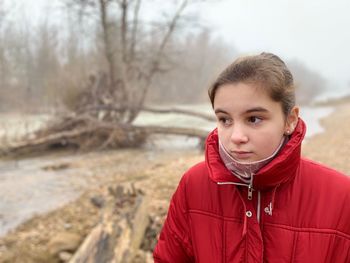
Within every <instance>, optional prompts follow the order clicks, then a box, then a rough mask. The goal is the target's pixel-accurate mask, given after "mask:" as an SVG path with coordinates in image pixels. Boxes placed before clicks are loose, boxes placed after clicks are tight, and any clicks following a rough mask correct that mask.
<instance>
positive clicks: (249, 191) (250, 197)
mask: <svg viewBox="0 0 350 263" xmlns="http://www.w3.org/2000/svg"><path fill="white" fill-rule="evenodd" d="M252 199H253V188H252V186H251V185H248V200H252Z"/></svg>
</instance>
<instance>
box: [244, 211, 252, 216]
mask: <svg viewBox="0 0 350 263" xmlns="http://www.w3.org/2000/svg"><path fill="white" fill-rule="evenodd" d="M245 214H246V216H247V217H252V215H253V213H252V212H251V211H247V212H245Z"/></svg>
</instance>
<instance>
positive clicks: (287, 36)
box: [201, 0, 350, 92]
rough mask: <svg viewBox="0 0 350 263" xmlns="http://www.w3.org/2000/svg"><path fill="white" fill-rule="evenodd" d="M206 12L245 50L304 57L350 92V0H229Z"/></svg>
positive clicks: (213, 23) (222, 32) (210, 20)
mask: <svg viewBox="0 0 350 263" xmlns="http://www.w3.org/2000/svg"><path fill="white" fill-rule="evenodd" d="M214 2H215V1H213V2H212V3H211V4H207V6H206V8H205V9H203V11H202V12H201V16H202V18H203V19H205V20H206V21H207V23H208V24H210V25H211V28H213V29H214V31H215V32H217V35H220V36H222V38H223V39H224V40H225V41H227V42H228V43H229V44H232V45H234V46H236V47H237V48H238V50H239V51H242V52H245V53H246V52H247V53H252V52H254V53H255V52H261V51H270V52H273V53H276V54H277V55H280V56H281V57H282V58H283V59H285V60H286V59H298V60H300V61H302V62H303V63H304V64H305V65H306V66H307V67H309V68H310V69H312V70H314V71H319V72H320V73H321V74H322V75H323V76H324V77H326V78H327V79H328V80H330V82H331V83H334V84H336V85H337V88H339V89H341V90H343V91H344V90H349V92H350V86H349V83H350V74H349V73H350V49H349V47H350V30H349V26H350V1H348V0H334V1H327V0H307V1H303V0H293V1H287V0H265V1H261V0H226V1H219V2H216V3H214Z"/></svg>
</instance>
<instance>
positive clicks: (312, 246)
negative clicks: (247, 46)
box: [154, 53, 350, 263]
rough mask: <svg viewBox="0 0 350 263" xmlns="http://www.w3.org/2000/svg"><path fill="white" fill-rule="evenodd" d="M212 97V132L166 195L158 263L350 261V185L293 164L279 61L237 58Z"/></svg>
mask: <svg viewBox="0 0 350 263" xmlns="http://www.w3.org/2000/svg"><path fill="white" fill-rule="evenodd" d="M209 97H210V100H211V103H212V107H213V109H214V112H215V115H216V117H217V129H215V130H214V131H213V132H211V133H210V134H209V136H208V138H207V141H206V150H205V162H202V163H199V164H197V165H195V166H194V167H192V168H191V169H189V171H187V172H186V173H185V175H184V176H183V177H182V179H181V181H180V183H179V186H178V188H177V190H176V192H175V194H174V195H173V197H172V200H171V203H170V207H169V211H168V215H167V219H166V221H165V224H164V226H163V229H162V232H161V234H160V237H159V241H158V244H157V246H156V247H155V250H154V259H155V262H171V263H182V262H200V263H206V262H208V263H215V262H219V263H220V262H249V263H250V262H278V263H281V262H305V263H306V262H318V263H320V262H350V206H349V202H350V179H349V178H348V177H347V176H345V175H343V174H340V173H339V172H337V171H335V170H332V169H330V168H327V167H325V166H323V165H320V164H317V163H314V162H312V161H310V160H306V159H304V158H301V157H300V150H301V143H302V140H303V138H304V135H305V131H306V127H305V124H304V122H303V121H302V120H301V119H300V118H299V117H298V114H299V109H298V107H296V106H295V94H294V84H293V76H292V74H291V73H290V71H289V69H288V68H287V66H286V65H285V63H284V62H283V61H282V60H281V59H280V58H279V57H277V56H276V55H273V54H268V53H262V54H260V55H257V56H248V57H242V58H239V59H237V60H236V61H235V62H234V63H233V64H232V65H230V66H229V67H228V68H226V69H225V70H224V71H223V72H222V73H221V74H220V76H219V77H218V79H217V80H216V81H215V82H214V84H213V85H212V87H211V88H210V89H209Z"/></svg>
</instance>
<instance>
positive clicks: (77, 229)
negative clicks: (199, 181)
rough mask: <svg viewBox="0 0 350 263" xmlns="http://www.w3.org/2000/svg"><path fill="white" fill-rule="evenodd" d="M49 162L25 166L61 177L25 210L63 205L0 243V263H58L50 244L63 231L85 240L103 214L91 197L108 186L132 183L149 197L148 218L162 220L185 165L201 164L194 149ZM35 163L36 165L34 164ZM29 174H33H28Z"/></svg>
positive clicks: (129, 152)
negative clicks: (78, 195)
mask: <svg viewBox="0 0 350 263" xmlns="http://www.w3.org/2000/svg"><path fill="white" fill-rule="evenodd" d="M50 158H51V157H48V159H49V160H48V161H47V163H45V165H42V164H43V163H41V162H40V161H39V160H40V159H39V160H37V159H34V162H33V163H34V164H33V165H28V166H29V167H31V169H34V170H35V169H37V170H36V171H38V170H40V172H39V174H40V175H41V176H42V177H43V178H44V177H45V176H48V177H49V178H50V177H51V176H62V181H60V183H61V185H58V186H57V185H56V186H51V190H48V191H47V194H48V196H47V197H45V198H42V199H40V198H39V199H35V201H33V200H32V201H30V202H32V203H31V204H30V205H31V206H32V207H36V208H37V209H38V210H39V209H42V208H43V207H42V204H43V203H45V202H46V201H49V199H52V200H56V202H62V204H61V206H59V208H57V207H56V209H55V210H53V211H52V212H48V213H46V214H41V215H37V216H34V217H33V218H32V219H30V220H29V221H27V222H25V223H24V224H22V225H20V226H19V227H18V228H17V229H15V230H14V231H10V233H8V234H7V235H6V236H5V237H3V238H1V239H0V262H58V259H57V257H53V256H52V255H51V254H50V253H49V249H48V246H49V245H48V244H50V241H51V240H52V239H54V238H55V237H56V236H57V235H59V234H60V233H62V232H67V231H68V232H69V233H74V234H77V235H78V236H79V237H81V238H83V237H84V236H86V235H87V234H88V232H89V231H90V230H91V229H92V227H93V226H94V225H96V224H97V222H99V220H100V215H101V212H102V210H101V208H99V207H97V206H96V205H94V204H93V202H92V200H93V199H95V200H96V197H97V198H100V197H102V198H103V196H105V195H106V194H107V193H108V187H109V186H115V185H117V184H118V183H123V182H134V183H135V185H136V187H138V188H140V189H143V191H144V192H145V193H146V194H147V195H150V196H151V199H152V202H151V208H150V211H149V212H150V214H153V216H154V215H157V214H160V215H164V214H165V213H166V210H167V206H168V200H169V198H170V196H171V194H172V192H173V191H174V188H175V187H176V185H177V182H178V180H179V179H180V177H181V175H182V174H183V172H184V171H185V170H186V169H187V168H188V167H189V166H190V165H192V164H193V163H196V162H198V161H199V160H201V159H202V154H201V152H200V151H198V150H195V149H192V150H187V151H183V150H181V151H180V150H172V151H151V150H147V149H143V150H120V151H109V152H98V153H88V154H80V155H78V156H76V155H71V156H59V157H56V158H55V159H54V160H53V159H50ZM35 160H37V161H38V163H40V164H41V165H35V162H36V161H35ZM32 161H33V160H32ZM24 164H27V162H25V163H24ZM19 165H23V163H22V164H21V163H19ZM24 166H26V165H24ZM45 167H46V168H45ZM43 168H44V169H43ZM28 169H29V168H28ZM29 170H30V169H29ZM34 170H32V171H33V174H34ZM26 174H27V173H26ZM29 174H30V173H29ZM50 174H51V175H50ZM52 174H53V175H52ZM40 175H39V176H34V175H32V176H31V175H27V176H28V177H29V178H31V180H33V181H34V182H36V183H39V182H40V181H42V180H43V178H41V177H40ZM20 176H25V175H20ZM56 179H57V178H56ZM28 180H29V179H28ZM47 180H49V179H45V180H44V181H45V183H43V184H44V185H45V184H46V185H47V184H48V183H47V182H48V181H47ZM81 180H82V181H81ZM29 181H30V180H29ZM56 187H57V188H56ZM53 189H55V190H53ZM60 189H61V191H69V190H67V189H70V190H72V192H71V193H72V194H73V195H72V196H69V195H68V194H66V193H64V192H61V196H60V197H58V196H59V192H60ZM5 191H6V190H5ZM9 191H12V190H11V189H8V190H7V192H8V194H9ZM34 192H35V191H34ZM55 192H57V194H58V196H57V197H55V195H54V193H55ZM77 193H80V194H81V193H83V194H82V195H81V196H80V197H79V198H78V199H76V197H74V195H76V194H77ZM27 198H28V196H27ZM27 198H25V197H22V199H23V202H22V203H21V202H20V203H21V205H22V206H25V204H24V203H25V201H28V200H29V199H28V200H25V199H27ZM61 198H71V201H69V202H68V203H67V199H65V200H62V199H61ZM46 199H47V200H46ZM13 202H16V200H13ZM28 202H29V201H28ZM33 202H35V204H34V203H33ZM50 202H51V201H50ZM56 205H57V203H56ZM49 210H50V209H49V208H48V211H49ZM15 212H17V216H18V215H21V212H20V211H15ZM28 215H29V214H28ZM7 216H9V215H7ZM31 216H33V214H31ZM23 260H25V261H23Z"/></svg>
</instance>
